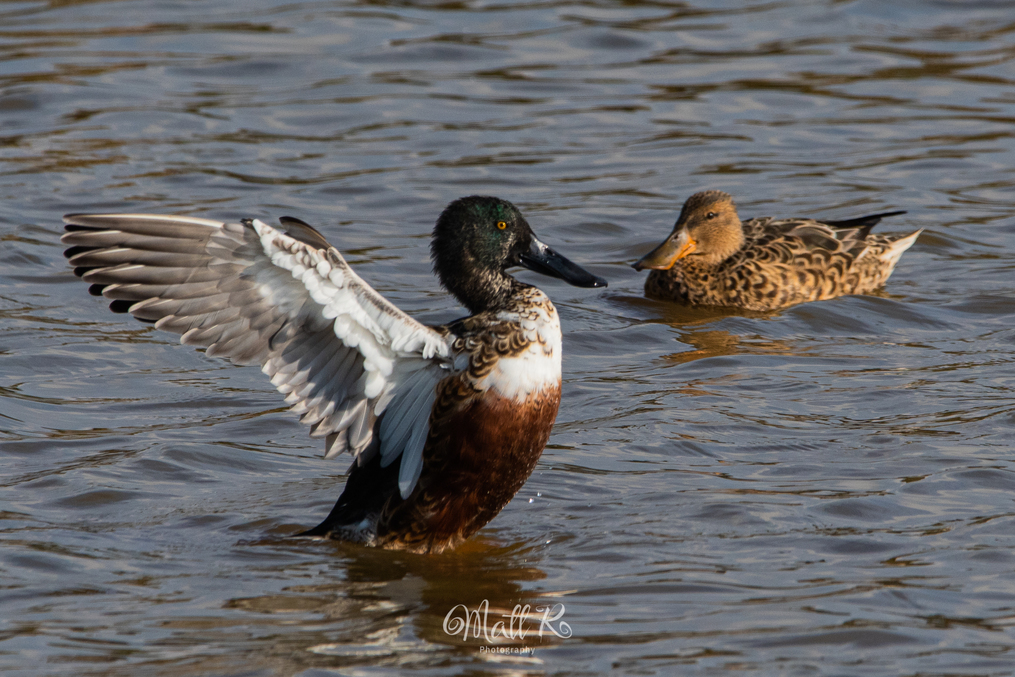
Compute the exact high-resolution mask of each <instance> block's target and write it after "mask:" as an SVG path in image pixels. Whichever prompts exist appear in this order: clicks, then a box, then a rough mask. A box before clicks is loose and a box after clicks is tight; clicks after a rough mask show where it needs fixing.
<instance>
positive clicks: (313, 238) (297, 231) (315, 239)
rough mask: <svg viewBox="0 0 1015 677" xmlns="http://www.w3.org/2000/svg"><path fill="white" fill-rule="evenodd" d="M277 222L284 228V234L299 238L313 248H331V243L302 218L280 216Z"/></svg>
mask: <svg viewBox="0 0 1015 677" xmlns="http://www.w3.org/2000/svg"><path fill="white" fill-rule="evenodd" d="M278 222H279V223H281V224H282V227H283V228H284V229H285V234H286V235H288V236H289V237H291V238H292V239H294V240H299V241H300V242H302V243H303V244H305V245H309V246H311V247H314V248H315V249H331V243H329V242H328V240H327V239H326V238H325V237H324V236H323V235H321V232H320V231H319V230H317V229H316V228H314V227H313V226H311V225H310V224H309V223H307V222H306V221H304V220H303V219H297V218H296V217H295V216H280V217H279V219H278Z"/></svg>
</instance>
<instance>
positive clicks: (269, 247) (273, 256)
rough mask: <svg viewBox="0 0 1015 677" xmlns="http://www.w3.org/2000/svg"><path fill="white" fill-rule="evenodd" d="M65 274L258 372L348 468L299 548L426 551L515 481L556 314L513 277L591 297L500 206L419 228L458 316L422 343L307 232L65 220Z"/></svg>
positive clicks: (552, 409) (452, 538) (540, 440)
mask: <svg viewBox="0 0 1015 677" xmlns="http://www.w3.org/2000/svg"><path fill="white" fill-rule="evenodd" d="M64 220H65V221H66V223H67V226H66V228H67V231H68V232H67V233H66V234H65V235H64V236H63V242H64V243H65V244H68V245H70V248H69V249H68V250H67V251H66V255H67V256H68V258H69V259H70V262H71V264H72V265H73V266H74V267H75V270H74V272H75V273H76V274H77V275H78V276H80V277H81V278H83V279H84V281H86V282H90V283H92V287H91V291H92V293H93V294H101V295H103V296H105V297H107V298H109V299H112V303H111V304H110V308H111V309H112V310H113V311H116V312H129V313H131V314H132V315H134V316H135V317H137V318H139V319H141V320H147V321H152V322H154V323H155V326H156V327H158V328H160V329H166V330H168V331H172V332H176V333H178V334H182V337H181V339H180V341H181V342H182V343H185V344H190V345H197V346H205V347H206V348H207V354H208V355H221V356H223V357H227V358H229V359H231V360H232V361H233V362H236V363H239V364H260V365H261V369H262V371H264V373H266V374H267V375H268V376H269V377H271V382H272V384H274V385H275V386H276V387H277V388H278V389H279V391H280V392H282V393H283V394H285V396H286V402H287V403H289V404H291V405H292V409H293V411H295V412H297V413H299V414H302V417H301V421H302V422H304V423H307V424H309V425H311V426H313V427H312V428H311V431H310V434H311V436H313V437H325V438H326V456H327V457H331V456H334V455H336V454H339V453H341V452H343V451H349V452H350V453H351V454H352V455H353V457H354V458H355V462H354V463H353V466H352V468H351V469H350V472H349V479H348V481H347V482H346V486H345V490H344V491H343V492H342V495H341V497H340V498H339V499H338V503H336V505H335V507H334V509H333V510H332V511H331V514H330V515H328V517H327V519H325V520H324V522H322V523H321V524H320V525H318V526H317V527H315V528H313V529H311V530H309V531H307V532H304V534H303V535H310V536H323V537H330V538H335V539H339V540H347V541H354V542H357V543H362V544H365V545H370V546H377V547H383V548H391V549H402V550H409V551H413V552H419V553H438V552H441V551H443V550H447V549H449V548H453V547H455V546H457V545H458V544H460V543H461V542H462V541H464V540H465V539H466V538H468V537H469V536H470V535H472V534H473V533H475V532H476V531H477V530H478V529H480V528H481V527H482V526H483V525H484V524H486V523H487V522H489V521H490V520H491V519H493V517H494V516H495V515H496V514H497V513H498V512H500V510H501V508H503V507H504V506H505V505H506V504H507V503H508V501H509V500H511V497H512V496H514V494H515V492H517V491H518V489H519V488H521V486H522V484H523V483H524V482H525V480H526V479H527V478H528V477H529V475H530V474H531V472H532V469H533V468H534V467H535V464H536V461H537V459H538V458H539V455H540V454H541V453H542V451H543V447H544V445H545V444H546V440H547V438H548V437H549V435H550V429H551V428H552V426H553V422H554V419H555V418H556V416H557V407H558V405H559V403H560V375H561V372H560V358H561V333H560V321H559V319H558V317H557V311H556V310H555V309H554V307H553V304H552V303H550V299H549V298H547V296H546V295H545V294H544V293H543V292H542V291H540V290H539V289H537V288H536V287H532V286H530V285H527V284H523V283H521V282H519V281H518V280H516V279H515V278H513V277H511V276H510V275H508V274H507V272H506V270H507V269H508V268H510V267H512V266H524V267H526V268H529V269H530V270H535V271H537V272H540V273H543V274H545V275H550V276H553V277H559V278H561V279H563V280H565V281H567V282H569V283H570V284H573V285H575V286H579V287H605V286H606V281H605V280H603V279H602V278H599V277H596V276H594V275H591V274H589V273H588V272H586V271H585V270H583V269H581V268H580V267H578V266H577V265H575V264H574V263H572V262H571V261H569V260H568V259H566V258H564V257H563V256H560V255H559V254H557V253H556V252H554V251H553V250H551V249H550V248H549V247H547V246H546V245H545V244H543V243H542V242H540V241H539V240H538V239H536V236H535V234H534V233H533V232H532V229H531V228H530V227H529V224H528V222H526V220H525V218H524V217H523V216H522V214H521V212H519V211H518V209H517V208H516V207H515V206H514V205H512V204H511V203H510V202H507V201H505V200H500V199H498V198H494V197H480V196H473V197H467V198H462V199H460V200H456V201H455V202H452V203H451V204H450V205H449V206H448V207H447V209H445V210H444V212H443V213H442V214H441V216H440V218H439V219H438V220H437V225H436V226H435V227H434V231H433V240H432V242H431V256H432V259H433V265H434V271H435V272H436V274H437V276H438V277H439V278H440V281H441V284H442V285H443V286H444V287H445V289H447V290H448V291H449V292H451V294H453V295H454V296H455V298H456V299H458V300H459V301H460V302H461V303H462V305H464V306H465V307H466V308H467V309H468V310H469V312H470V313H471V315H470V316H468V317H466V318H463V319H461V320H457V321H455V322H452V323H450V324H447V325H443V326H438V327H428V326H425V325H423V324H420V323H419V322H417V321H415V320H413V319H412V318H411V317H409V316H408V315H406V314H405V313H403V312H402V311H401V310H399V309H398V308H397V307H395V306H394V305H393V304H392V303H390V302H389V301H387V300H386V299H384V298H383V297H382V296H381V295H380V294H378V293H377V292H376V291H374V290H373V289H372V288H371V287H370V286H369V285H368V284H367V283H366V282H364V281H363V280H362V279H361V278H360V277H359V276H358V275H356V273H354V272H353V271H352V269H351V268H350V267H349V265H348V264H347V263H346V262H345V259H343V258H342V255H341V254H340V253H339V252H338V250H337V249H335V248H334V247H332V246H331V245H329V244H328V242H327V241H326V240H325V239H324V237H323V236H322V235H321V234H320V233H318V232H317V231H316V230H314V229H313V228H312V227H310V226H309V225H307V224H306V223H303V222H302V221H300V220H298V219H293V218H283V219H281V223H282V226H283V231H284V232H283V231H280V230H276V229H275V228H272V227H271V226H269V225H267V224H265V223H263V222H261V221H258V220H256V219H255V220H245V221H242V222H240V223H220V222H216V221H209V220H206V219H198V218H191V217H186V216H156V215H148V214H109V215H84V214H72V215H69V216H67V217H65V219H64Z"/></svg>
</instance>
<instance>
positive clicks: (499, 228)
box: [497, 221, 507, 230]
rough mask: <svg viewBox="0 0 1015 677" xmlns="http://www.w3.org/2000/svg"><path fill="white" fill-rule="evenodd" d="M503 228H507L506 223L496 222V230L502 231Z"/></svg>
mask: <svg viewBox="0 0 1015 677" xmlns="http://www.w3.org/2000/svg"><path fill="white" fill-rule="evenodd" d="M505 228H507V223H506V222H505V221H498V222H497V229H498V230H504V229H505Z"/></svg>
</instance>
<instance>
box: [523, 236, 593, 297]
mask: <svg viewBox="0 0 1015 677" xmlns="http://www.w3.org/2000/svg"><path fill="white" fill-rule="evenodd" d="M521 265H522V266H524V267H525V268H528V269H529V270H534V271H536V272H537V273H542V274H543V275H549V276H550V277H559V278H560V279H562V280H564V281H565V282H567V283H568V284H573V285H574V286H576V287H605V286H606V280H604V279H603V278H601V277H599V276H598V275H593V274H592V273H590V272H589V271H587V270H585V269H584V268H582V267H581V266H579V265H578V264H576V263H573V262H572V261H570V260H569V259H567V258H565V257H563V256H561V255H560V254H558V253H557V252H555V251H553V250H552V249H550V248H549V247H547V246H546V245H545V244H543V243H542V242H540V241H539V240H537V239H536V238H535V237H533V238H532V246H531V247H529V251H527V252H525V253H524V254H522V255H521Z"/></svg>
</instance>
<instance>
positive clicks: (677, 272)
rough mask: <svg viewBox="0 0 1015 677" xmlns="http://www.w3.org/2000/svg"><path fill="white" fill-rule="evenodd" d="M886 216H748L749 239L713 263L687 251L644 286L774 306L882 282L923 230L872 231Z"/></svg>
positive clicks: (860, 290)
mask: <svg viewBox="0 0 1015 677" xmlns="http://www.w3.org/2000/svg"><path fill="white" fill-rule="evenodd" d="M881 216H884V215H873V216H870V217H862V218H860V219H854V220H851V221H844V222H834V221H833V222H830V223H823V222H820V221H815V220H813V219H781V220H776V219H773V218H771V217H764V218H756V219H750V220H748V221H744V222H743V231H744V244H743V246H742V247H741V248H740V249H739V250H738V251H737V252H736V253H734V254H733V255H732V256H730V257H728V258H727V259H725V260H724V261H722V262H720V263H718V264H714V265H707V264H702V263H701V262H700V261H698V260H695V258H694V257H687V258H685V259H682V260H681V261H678V262H677V264H676V265H674V266H673V268H671V269H670V270H668V271H658V270H657V271H652V273H650V274H649V277H648V279H647V280H646V282H645V292H646V294H648V295H649V296H654V297H657V298H670V299H676V300H681V301H683V302H685V303H689V304H695V305H717V306H736V307H741V308H747V309H750V310H774V309H777V308H784V307H786V306H791V305H794V304H797V303H804V302H807V301H819V300H823V299H830V298H835V297H836V296H842V295H845V294H864V293H867V292H870V291H873V290H874V289H877V288H878V287H880V286H881V285H882V284H884V282H885V280H887V279H888V277H889V275H891V273H892V270H893V269H894V268H895V264H896V263H898V260H899V257H900V256H901V255H902V253H903V252H904V251H905V250H906V249H908V248H909V247H910V246H912V244H913V242H914V241H915V240H916V237H917V236H918V235H919V233H920V231H917V232H915V233H912V234H910V235H908V236H906V237H903V238H898V237H891V236H884V235H871V234H870V229H871V228H872V227H873V226H874V225H875V224H876V223H877V222H878V221H879V220H880V218H881Z"/></svg>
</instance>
